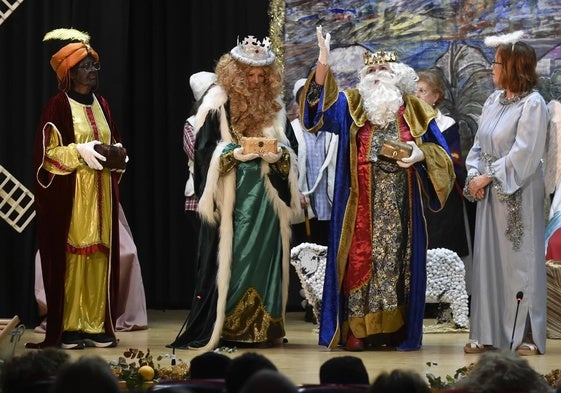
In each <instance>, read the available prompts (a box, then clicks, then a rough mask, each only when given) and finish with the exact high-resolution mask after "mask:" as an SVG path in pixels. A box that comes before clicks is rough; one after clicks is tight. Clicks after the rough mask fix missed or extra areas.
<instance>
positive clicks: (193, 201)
mask: <svg viewBox="0 0 561 393" xmlns="http://www.w3.org/2000/svg"><path fill="white" fill-rule="evenodd" d="M183 151H184V152H185V154H186V155H187V159H188V160H190V161H191V162H194V160H195V130H194V129H193V125H192V124H191V123H190V122H189V119H187V120H186V121H185V125H184V126H183ZM189 176H193V174H192V173H190V174H189ZM198 208H199V201H198V200H197V196H196V195H192V196H188V197H185V211H197V210H198Z"/></svg>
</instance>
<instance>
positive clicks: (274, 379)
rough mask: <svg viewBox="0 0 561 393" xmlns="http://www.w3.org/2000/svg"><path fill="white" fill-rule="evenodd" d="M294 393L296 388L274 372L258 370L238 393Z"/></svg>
mask: <svg viewBox="0 0 561 393" xmlns="http://www.w3.org/2000/svg"><path fill="white" fill-rule="evenodd" d="M263 392H267V393H296V392H298V388H297V387H296V385H294V383H292V382H291V381H290V380H289V379H288V378H287V377H286V376H284V375H283V374H281V373H279V372H278V371H275V370H269V369H264V370H259V371H257V372H255V374H253V375H252V376H251V377H250V378H249V379H248V380H247V382H246V383H245V384H244V385H243V387H242V389H241V390H240V393H263Z"/></svg>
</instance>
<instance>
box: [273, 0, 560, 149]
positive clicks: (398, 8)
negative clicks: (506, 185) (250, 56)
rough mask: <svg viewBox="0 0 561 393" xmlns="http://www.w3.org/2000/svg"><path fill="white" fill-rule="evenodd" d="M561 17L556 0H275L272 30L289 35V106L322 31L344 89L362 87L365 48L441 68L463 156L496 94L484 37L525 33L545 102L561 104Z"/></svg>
mask: <svg viewBox="0 0 561 393" xmlns="http://www.w3.org/2000/svg"><path fill="white" fill-rule="evenodd" d="M279 15H281V16H280V17H279ZM559 15H561V2H560V1H558V0H516V1H512V0H501V1H491V0H464V1H459V0H456V1H454V0H449V1H446V0H443V1H418V0H417V1H416V0H390V1H374V0H370V1H364V0H363V1H359V0H355V1H353V0H339V1H336V0H333V1H318V0H286V1H278V0H273V1H272V2H271V16H272V18H271V32H272V35H274V34H275V32H283V33H281V34H282V37H281V38H280V39H279V40H278V41H277V42H280V43H281V44H280V45H282V48H280V52H281V53H282V54H283V64H284V67H285V80H286V92H287V94H286V95H287V100H289V101H290V100H292V99H293V97H292V86H293V84H294V81H296V80H297V79H299V78H302V77H306V76H307V74H308V72H309V70H310V68H311V67H314V66H315V63H316V60H317V54H318V49H317V45H316V32H315V29H316V26H318V25H322V26H323V31H324V33H325V32H329V33H330V34H331V50H332V51H331V53H332V55H331V56H330V65H331V67H332V69H333V70H334V72H335V75H336V77H337V79H338V81H339V83H340V85H341V87H342V88H346V87H349V86H354V84H355V83H356V82H357V73H358V70H360V68H361V67H362V55H363V53H364V50H365V48H367V49H369V50H373V51H374V50H379V49H394V50H396V51H397V53H398V56H399V61H402V62H404V63H406V64H409V65H410V66H412V67H413V68H415V69H423V68H431V67H437V68H439V69H440V70H441V71H442V72H443V73H444V75H445V77H446V83H447V97H446V101H445V103H444V104H443V107H442V110H443V112H445V113H449V114H451V116H453V117H454V118H455V119H456V120H457V121H458V123H459V124H460V132H461V136H462V150H463V152H464V157H465V154H467V151H468V150H469V148H470V147H471V144H472V142H473V135H474V134H475V131H476V129H477V119H478V117H479V115H480V113H481V107H482V106H483V103H484V102H485V99H486V98H487V96H488V95H489V94H490V93H491V91H492V89H493V83H492V78H491V69H490V64H491V61H492V60H493V56H494V48H487V47H485V46H484V45H483V40H484V38H485V37H487V36H490V35H496V34H505V33H510V32H513V31H516V30H523V31H524V32H525V36H524V38H523V40H524V41H526V42H528V43H530V44H531V45H532V46H534V48H535V49H536V52H537V55H538V59H539V63H538V71H539V75H540V78H541V83H540V86H539V88H540V92H541V93H542V94H543V96H544V97H545V99H546V100H547V101H549V100H551V99H559V98H560V96H561V60H559V59H560V53H561V42H560V41H561V40H560V38H561V24H560V22H559ZM273 42H274V43H275V37H273Z"/></svg>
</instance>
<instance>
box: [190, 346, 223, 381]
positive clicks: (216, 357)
mask: <svg viewBox="0 0 561 393" xmlns="http://www.w3.org/2000/svg"><path fill="white" fill-rule="evenodd" d="M231 361H232V359H230V358H229V357H228V356H226V355H224V354H221V353H218V352H205V353H203V354H201V355H198V356H195V357H194V358H193V359H191V365H190V368H189V370H190V375H191V378H192V379H224V377H225V376H226V368H227V367H228V365H229V364H230V362H231Z"/></svg>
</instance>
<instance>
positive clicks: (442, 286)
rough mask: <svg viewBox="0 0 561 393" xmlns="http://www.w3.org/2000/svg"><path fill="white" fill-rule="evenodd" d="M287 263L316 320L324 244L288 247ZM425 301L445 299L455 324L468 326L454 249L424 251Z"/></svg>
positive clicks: (462, 282)
mask: <svg viewBox="0 0 561 393" xmlns="http://www.w3.org/2000/svg"><path fill="white" fill-rule="evenodd" d="M290 254H291V258H290V263H291V264H292V265H293V266H294V268H295V269H296V273H297V275H298V278H299V279H300V283H301V284H302V289H303V290H304V295H305V297H306V300H307V301H308V304H310V305H311V306H312V309H313V312H314V316H315V317H316V320H317V321H319V320H320V318H319V316H320V310H321V299H322V294H323V281H324V278H325V264H326V260H327V247H326V246H321V245H318V244H315V243H302V244H299V245H298V246H295V247H293V248H292V250H291V253H290ZM426 301H427V302H431V303H434V302H440V303H449V304H450V309H451V311H452V318H453V321H454V323H455V324H456V326H457V327H461V328H466V327H468V324H469V321H468V295H467V292H466V283H465V267H464V263H463V261H462V260H461V259H460V257H459V256H458V254H456V253H455V252H454V251H451V250H448V249H445V248H436V249H432V250H428V251H427V289H426Z"/></svg>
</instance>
